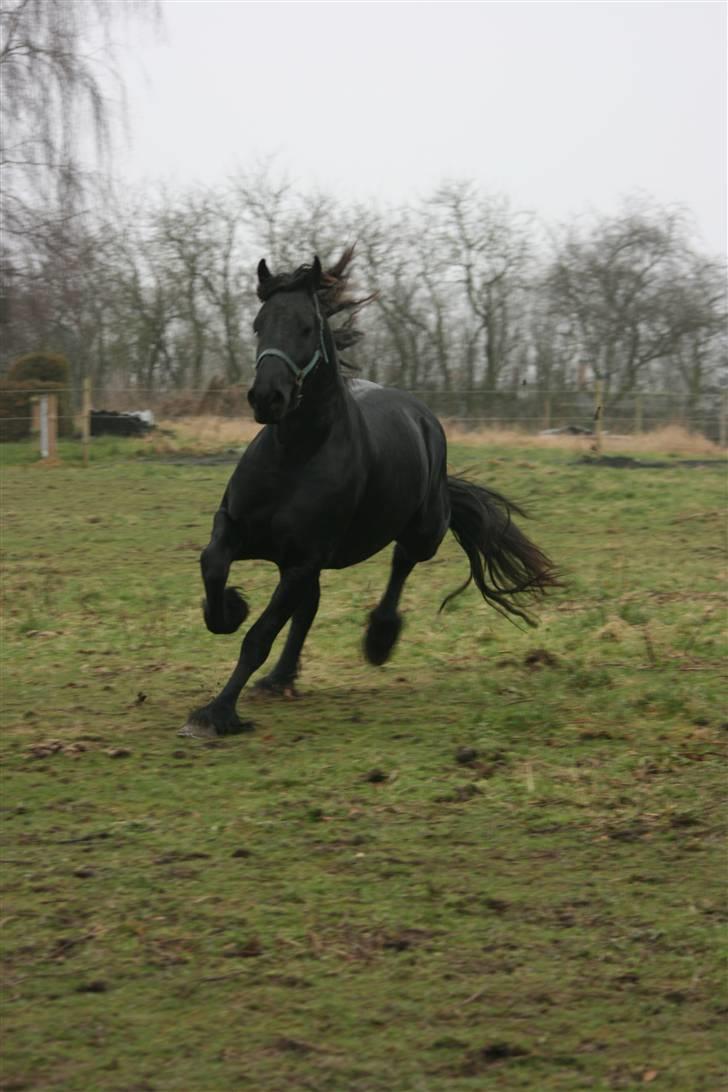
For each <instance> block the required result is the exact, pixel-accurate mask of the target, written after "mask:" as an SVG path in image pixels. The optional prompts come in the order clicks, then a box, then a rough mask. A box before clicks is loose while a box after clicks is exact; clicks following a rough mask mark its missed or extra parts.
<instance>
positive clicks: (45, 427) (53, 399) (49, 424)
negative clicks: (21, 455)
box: [38, 394, 58, 463]
mask: <svg viewBox="0 0 728 1092" xmlns="http://www.w3.org/2000/svg"><path fill="white" fill-rule="evenodd" d="M38 401H39V403H40V414H39V416H40V455H41V458H42V459H47V460H48V463H55V462H57V461H58V397H57V396H56V395H55V394H41V396H40V398H39V399H38Z"/></svg>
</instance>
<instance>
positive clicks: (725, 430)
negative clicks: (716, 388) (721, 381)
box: [718, 391, 728, 447]
mask: <svg viewBox="0 0 728 1092" xmlns="http://www.w3.org/2000/svg"><path fill="white" fill-rule="evenodd" d="M718 427H719V429H720V433H719V439H720V446H721V447H726V446H727V445H728V391H723V393H722V394H721V396H720V422H719V425H718Z"/></svg>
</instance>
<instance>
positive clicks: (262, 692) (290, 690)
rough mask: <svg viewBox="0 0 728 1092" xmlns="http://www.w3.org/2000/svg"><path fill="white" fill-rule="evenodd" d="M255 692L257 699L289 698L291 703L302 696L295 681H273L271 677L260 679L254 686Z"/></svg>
mask: <svg viewBox="0 0 728 1092" xmlns="http://www.w3.org/2000/svg"><path fill="white" fill-rule="evenodd" d="M253 692H254V693H255V695H256V696H257V697H261V698H288V700H289V701H293V700H295V699H296V698H300V696H301V695H300V694H299V692H298V690H296V684H295V683H294V681H293V679H272V678H271V677H270V676H269V675H266V676H265V677H264V678H262V679H258V681H257V682H256V683H255V684H254V686H253Z"/></svg>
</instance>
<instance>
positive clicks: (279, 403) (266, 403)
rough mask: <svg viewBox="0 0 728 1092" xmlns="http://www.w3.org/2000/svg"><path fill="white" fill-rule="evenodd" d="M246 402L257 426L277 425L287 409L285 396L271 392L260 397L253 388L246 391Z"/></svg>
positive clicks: (281, 393) (275, 391)
mask: <svg viewBox="0 0 728 1092" xmlns="http://www.w3.org/2000/svg"><path fill="white" fill-rule="evenodd" d="M248 402H249V403H250V406H251V408H252V410H253V414H254V416H255V420H256V421H257V422H258V424H259V425H275V424H277V423H278V421H280V419H281V418H282V417H283V416H284V415H285V412H286V410H287V408H288V403H287V399H286V396H285V395H284V394H283V392H282V391H277V390H273V391H269V392H267V393H266V394H265V395H264V396H261V395H259V394H258V392H257V391H256V389H255V386H253V387H251V388H250V390H249V391H248Z"/></svg>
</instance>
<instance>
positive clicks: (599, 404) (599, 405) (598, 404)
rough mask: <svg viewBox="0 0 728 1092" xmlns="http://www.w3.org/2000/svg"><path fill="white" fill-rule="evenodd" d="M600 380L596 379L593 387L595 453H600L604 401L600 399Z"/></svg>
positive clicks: (601, 388) (601, 387)
mask: <svg viewBox="0 0 728 1092" xmlns="http://www.w3.org/2000/svg"><path fill="white" fill-rule="evenodd" d="M602 390H603V386H602V381H601V379H597V382H596V387H595V388H594V450H595V451H596V453H597V455H601V453H602V430H603V428H604V403H603V400H602Z"/></svg>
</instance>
